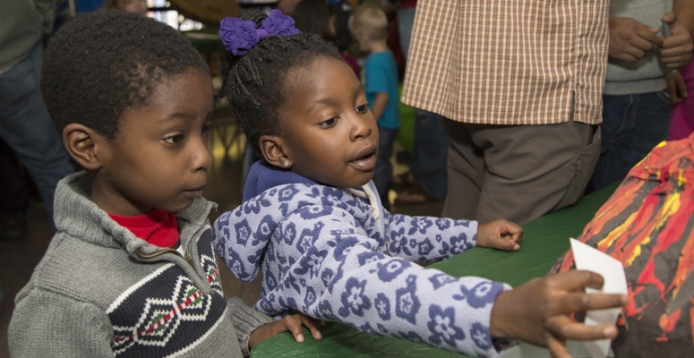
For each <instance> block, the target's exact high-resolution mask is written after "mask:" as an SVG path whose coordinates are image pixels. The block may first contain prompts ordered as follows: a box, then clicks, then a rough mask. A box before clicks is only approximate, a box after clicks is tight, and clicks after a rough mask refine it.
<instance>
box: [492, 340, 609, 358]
mask: <svg viewBox="0 0 694 358" xmlns="http://www.w3.org/2000/svg"><path fill="white" fill-rule="evenodd" d="M566 350H567V351H569V354H571V356H572V357H573V358H590V357H591V356H590V354H589V353H588V351H587V350H586V348H585V347H584V346H583V345H582V344H581V343H580V342H579V341H566ZM608 357H609V358H612V357H614V354H613V353H612V351H610V352H609V355H608ZM499 358H552V355H551V354H550V353H549V349H547V348H544V347H538V346H534V345H532V344H530V343H526V342H521V343H520V344H519V345H517V346H515V347H512V348H509V349H507V350H505V351H503V352H501V354H499Z"/></svg>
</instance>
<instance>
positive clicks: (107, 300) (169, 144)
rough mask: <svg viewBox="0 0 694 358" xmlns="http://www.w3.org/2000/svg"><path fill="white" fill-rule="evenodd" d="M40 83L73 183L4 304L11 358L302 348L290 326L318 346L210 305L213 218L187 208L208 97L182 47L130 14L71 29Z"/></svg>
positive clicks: (199, 184)
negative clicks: (272, 342) (38, 253)
mask: <svg viewBox="0 0 694 358" xmlns="http://www.w3.org/2000/svg"><path fill="white" fill-rule="evenodd" d="M124 53H125V54H127V56H123V54H124ZM43 74H44V76H43V78H42V87H43V92H44V97H45V100H46V104H47V106H48V109H49V111H50V113H51V116H52V118H53V121H54V123H55V125H56V127H57V128H58V130H59V131H60V132H61V133H62V138H63V143H64V145H65V147H66V149H67V151H68V153H69V154H70V155H71V156H72V158H73V159H74V160H75V161H77V162H78V163H79V164H80V165H81V166H82V167H84V168H85V169H86V171H84V172H81V173H77V174H75V175H72V176H69V177H67V178H65V179H64V180H63V181H61V182H60V184H59V185H58V189H57V191H56V200H55V203H56V204H55V208H56V210H55V215H56V216H55V219H56V225H57V228H58V232H57V234H56V235H55V237H54V238H53V240H52V241H51V244H50V246H49V248H48V250H47V252H46V254H45V256H44V258H43V259H42V260H41V262H40V263H39V264H38V266H37V267H36V270H35V272H34V274H33V275H32V277H31V280H30V282H29V283H28V284H27V285H26V286H25V287H24V288H23V289H22V291H21V292H20V293H19V294H18V295H17V298H16V308H15V310H14V314H13V317H12V321H11V322H10V328H9V345H10V351H11V354H12V356H13V357H25V356H44V357H46V356H60V357H80V356H84V357H95V356H148V357H155V356H173V355H175V356H201V357H240V356H241V355H242V354H243V355H247V354H248V350H249V349H250V347H252V346H253V345H254V344H256V343H258V342H260V341H262V340H264V339H266V338H269V337H272V336H274V335H276V334H277V333H279V332H282V331H284V330H287V329H290V330H291V331H292V332H293V334H294V336H295V338H296V339H297V340H298V341H301V340H303V336H301V326H300V324H299V321H301V322H304V323H306V324H307V325H308V326H309V327H311V330H312V331H313V335H314V336H315V337H317V338H319V337H320V335H319V334H318V332H317V331H316V329H315V328H316V326H315V325H314V322H312V321H310V320H307V319H306V318H305V317H303V316H296V317H293V318H290V319H285V320H283V321H277V322H272V319H271V318H270V317H268V316H266V315H263V314H259V313H257V312H255V311H253V310H252V309H250V308H248V307H246V306H245V305H244V304H243V303H242V301H241V300H239V299H231V300H229V301H226V300H225V299H224V295H223V292H222V287H221V285H220V280H219V271H218V269H217V265H216V258H215V255H214V251H213V248H212V241H211V239H210V234H209V232H210V230H209V223H208V220H207V215H208V213H209V211H210V209H211V208H213V207H214V204H213V203H210V202H208V201H206V200H205V199H203V198H202V197H201V195H202V189H203V187H204V185H205V182H206V175H207V173H206V172H207V167H208V166H209V164H210V148H209V131H210V122H211V116H212V110H213V94H212V85H211V81H210V77H209V74H208V72H207V67H206V65H205V64H204V62H203V61H202V60H201V58H200V55H199V54H198V53H197V52H196V51H195V50H194V49H193V47H192V46H191V45H190V43H189V42H188V41H187V40H186V39H185V38H184V37H182V36H181V35H180V34H179V33H178V32H176V31H175V30H174V29H172V28H170V27H168V26H166V25H163V24H160V23H157V22H156V21H154V20H152V19H148V18H145V17H143V16H140V15H136V14H131V13H124V12H103V13H95V14H91V15H86V16H82V17H78V18H76V19H74V20H72V21H71V22H70V23H69V24H67V25H66V26H65V27H64V28H63V29H62V30H61V31H60V33H59V34H58V35H57V36H56V38H55V39H54V40H53V41H52V43H51V46H50V48H49V50H48V53H47V56H46V60H45V62H44V68H43ZM174 213H175V214H174ZM297 319H298V321H297Z"/></svg>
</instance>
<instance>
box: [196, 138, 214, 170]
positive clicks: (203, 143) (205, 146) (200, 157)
mask: <svg viewBox="0 0 694 358" xmlns="http://www.w3.org/2000/svg"><path fill="white" fill-rule="evenodd" d="M192 156H193V168H194V170H196V171H197V170H205V171H206V170H207V168H209V166H210V163H211V162H212V154H211V152H210V141H209V139H207V138H200V139H199V141H197V143H196V144H195V146H194V148H193V150H192Z"/></svg>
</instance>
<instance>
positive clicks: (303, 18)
mask: <svg viewBox="0 0 694 358" xmlns="http://www.w3.org/2000/svg"><path fill="white" fill-rule="evenodd" d="M342 13H343V11H342V10H341V9H340V8H339V7H338V6H331V5H328V4H327V3H326V2H325V0H302V1H301V2H300V3H299V4H297V5H296V7H295V8H294V12H292V18H293V19H294V24H295V25H296V28H297V29H299V31H301V32H308V33H312V34H316V35H318V36H320V37H321V38H323V40H326V41H329V42H331V43H333V44H334V45H335V46H336V47H337V48H338V49H339V50H340V56H342V59H343V60H345V62H347V64H348V65H349V67H351V68H352V70H353V71H354V74H356V75H357V78H361V67H359V63H358V62H357V60H356V59H355V58H354V57H352V56H350V54H348V53H347V51H346V48H345V47H346V43H347V40H346V39H345V37H347V31H346V28H345V29H344V30H343V29H341V28H340V26H341V25H342V21H340V16H342ZM345 27H346V26H345Z"/></svg>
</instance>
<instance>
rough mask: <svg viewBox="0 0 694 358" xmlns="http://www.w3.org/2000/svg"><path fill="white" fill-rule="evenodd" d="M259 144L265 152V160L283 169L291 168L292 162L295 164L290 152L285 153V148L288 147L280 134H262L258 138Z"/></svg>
mask: <svg viewBox="0 0 694 358" xmlns="http://www.w3.org/2000/svg"><path fill="white" fill-rule="evenodd" d="M258 144H259V147H260V152H261V153H263V157H265V160H266V161H267V162H268V163H270V164H271V165H273V166H275V167H278V168H282V169H289V168H291V167H292V164H294V163H292V160H291V159H290V157H289V155H288V153H285V149H284V148H286V147H285V146H284V141H283V140H282V138H280V137H279V136H276V135H262V136H260V138H259V139H258Z"/></svg>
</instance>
